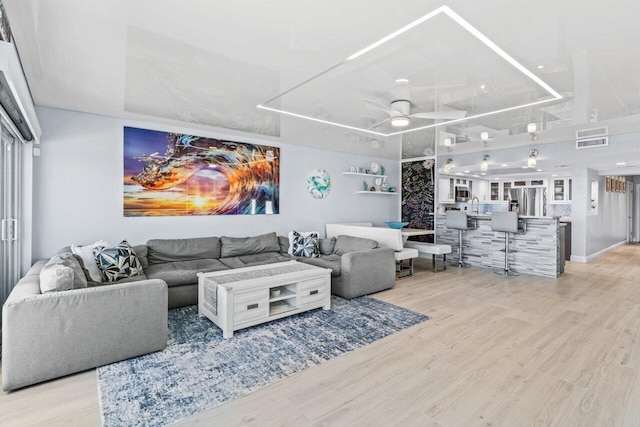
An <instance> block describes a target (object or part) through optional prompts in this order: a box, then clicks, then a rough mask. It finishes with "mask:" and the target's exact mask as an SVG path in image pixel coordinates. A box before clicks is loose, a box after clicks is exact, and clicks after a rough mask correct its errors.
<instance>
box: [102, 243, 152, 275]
mask: <svg viewBox="0 0 640 427" xmlns="http://www.w3.org/2000/svg"><path fill="white" fill-rule="evenodd" d="M93 256H94V257H95V259H96V262H97V263H98V267H99V268H100V271H102V277H103V279H104V281H105V282H115V281H117V280H120V279H124V278H127V277H132V276H139V275H141V274H143V273H144V270H143V269H142V265H141V264H140V260H139V259H138V256H137V255H136V253H135V252H134V250H133V248H132V247H131V245H129V242H127V241H126V240H123V241H122V242H120V243H119V244H118V245H116V246H115V247H113V248H105V247H102V246H99V247H97V248H94V249H93Z"/></svg>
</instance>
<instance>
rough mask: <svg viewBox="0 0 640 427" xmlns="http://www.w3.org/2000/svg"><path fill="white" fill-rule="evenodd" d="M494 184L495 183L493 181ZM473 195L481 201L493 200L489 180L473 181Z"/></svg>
mask: <svg viewBox="0 0 640 427" xmlns="http://www.w3.org/2000/svg"><path fill="white" fill-rule="evenodd" d="M492 184H493V183H492ZM473 188H474V190H473V195H474V196H476V197H477V198H478V200H480V203H487V202H489V201H491V200H492V199H491V195H490V190H489V182H488V181H484V180H481V179H479V180H474V181H473Z"/></svg>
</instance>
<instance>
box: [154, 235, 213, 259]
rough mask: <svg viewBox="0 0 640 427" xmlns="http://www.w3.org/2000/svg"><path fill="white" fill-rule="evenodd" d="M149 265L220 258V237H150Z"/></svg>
mask: <svg viewBox="0 0 640 427" xmlns="http://www.w3.org/2000/svg"><path fill="white" fill-rule="evenodd" d="M147 248H148V249H149V254H148V255H147V257H148V259H149V265H152V264H159V263H162V262H173V261H191V260H196V259H217V258H220V238H218V237H194V238H190V239H151V240H149V241H148V242H147Z"/></svg>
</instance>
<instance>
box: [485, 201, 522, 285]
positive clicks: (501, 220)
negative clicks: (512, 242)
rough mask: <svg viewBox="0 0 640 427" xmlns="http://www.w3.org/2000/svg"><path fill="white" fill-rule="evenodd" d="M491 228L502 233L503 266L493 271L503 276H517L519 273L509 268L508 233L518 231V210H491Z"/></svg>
mask: <svg viewBox="0 0 640 427" xmlns="http://www.w3.org/2000/svg"><path fill="white" fill-rule="evenodd" d="M491 230H493V231H497V232H500V233H504V267H503V268H501V269H498V270H495V273H496V274H502V275H505V276H519V275H520V273H516V272H515V271H513V270H511V269H510V268H509V233H517V232H518V212H492V213H491Z"/></svg>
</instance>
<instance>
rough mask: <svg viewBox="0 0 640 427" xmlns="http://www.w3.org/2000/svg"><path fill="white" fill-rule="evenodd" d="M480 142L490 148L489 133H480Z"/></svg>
mask: <svg viewBox="0 0 640 427" xmlns="http://www.w3.org/2000/svg"><path fill="white" fill-rule="evenodd" d="M480 140H481V141H482V143H483V144H484V146H485V147H488V146H489V132H482V133H480Z"/></svg>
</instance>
